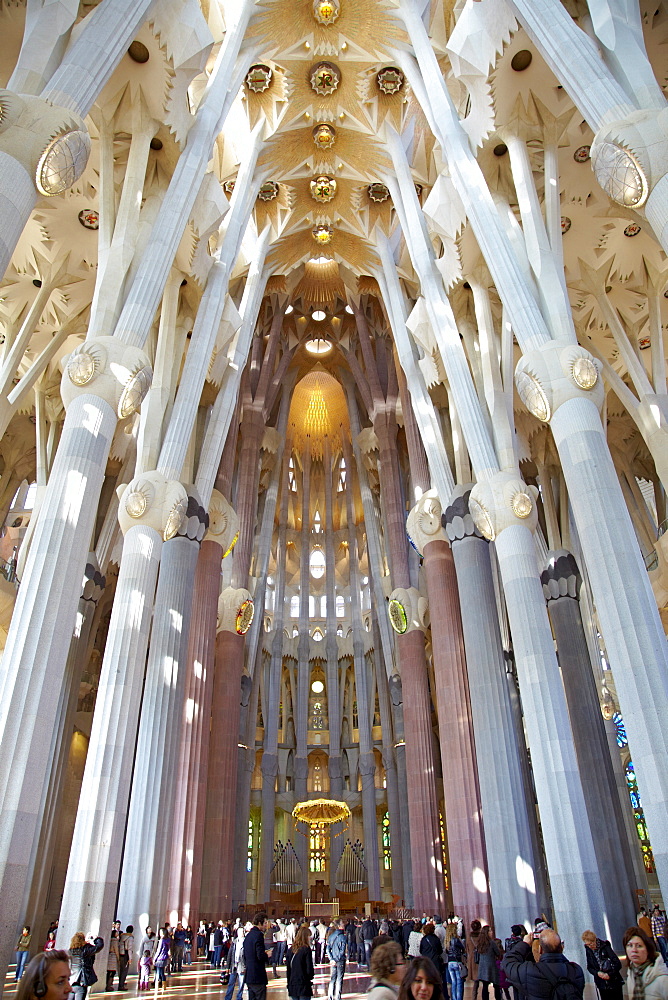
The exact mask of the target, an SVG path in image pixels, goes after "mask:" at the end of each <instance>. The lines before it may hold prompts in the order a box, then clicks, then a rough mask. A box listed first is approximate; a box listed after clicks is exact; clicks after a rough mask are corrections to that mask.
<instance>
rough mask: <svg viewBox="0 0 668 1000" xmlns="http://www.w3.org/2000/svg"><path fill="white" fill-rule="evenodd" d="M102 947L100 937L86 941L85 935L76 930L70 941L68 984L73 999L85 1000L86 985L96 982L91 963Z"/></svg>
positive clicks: (102, 943) (102, 942)
mask: <svg viewBox="0 0 668 1000" xmlns="http://www.w3.org/2000/svg"><path fill="white" fill-rule="evenodd" d="M103 948H104V941H103V939H102V938H101V937H96V938H94V939H93V941H92V943H91V942H90V941H86V938H85V935H84V934H83V933H82V932H81V931H77V932H76V934H75V935H74V936H73V938H72V940H71V941H70V950H69V956H70V985H71V987H72V993H73V994H74V1000H86V994H87V993H88V987H89V986H92V985H93V984H94V983H96V982H97V976H96V975H95V969H94V967H93V963H94V962H95V956H96V955H97V953H98V951H102V949H103Z"/></svg>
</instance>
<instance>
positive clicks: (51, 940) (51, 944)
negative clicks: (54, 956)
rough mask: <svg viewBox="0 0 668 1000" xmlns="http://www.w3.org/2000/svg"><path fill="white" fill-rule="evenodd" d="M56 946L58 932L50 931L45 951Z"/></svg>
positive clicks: (51, 949)
mask: <svg viewBox="0 0 668 1000" xmlns="http://www.w3.org/2000/svg"><path fill="white" fill-rule="evenodd" d="M55 947H56V932H55V931H49V933H48V934H47V935H46V944H45V945H44V951H53V950H54V948H55Z"/></svg>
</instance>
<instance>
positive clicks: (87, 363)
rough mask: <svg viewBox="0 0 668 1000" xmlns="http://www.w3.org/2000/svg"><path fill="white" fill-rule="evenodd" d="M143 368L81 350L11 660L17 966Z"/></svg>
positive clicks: (9, 814) (9, 933)
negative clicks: (24, 908)
mask: <svg viewBox="0 0 668 1000" xmlns="http://www.w3.org/2000/svg"><path fill="white" fill-rule="evenodd" d="M135 365H137V368H139V369H141V372H146V371H147V372H148V373H149V374H150V369H149V368H148V367H147V366H148V359H147V358H146V356H145V355H143V354H141V352H139V351H137V350H135V349H132V348H125V347H123V346H122V345H119V344H116V343H115V342H114V341H113V339H112V338H110V337H107V338H102V339H101V340H99V341H94V342H92V343H91V344H88V345H85V346H83V347H81V348H76V349H75V351H74V352H73V353H72V355H70V359H69V361H68V362H67V364H66V366H65V371H64V373H63V380H62V384H61V394H62V397H63V401H64V404H65V407H66V410H67V415H66V418H65V424H64V426H63V431H62V437H61V441H60V446H59V448H58V453H57V455H56V458H55V460H54V463H53V467H52V469H51V475H50V476H49V482H48V484H47V486H46V490H45V492H44V498H43V501H42V507H41V510H40V513H39V516H38V523H37V526H36V528H35V533H34V535H33V540H32V544H31V547H30V553H29V555H28V559H27V561H26V566H25V571H24V574H23V579H22V581H21V587H20V589H19V592H18V595H17V598H16V604H15V607H14V614H13V617H12V622H11V625H10V628H9V633H8V636H7V643H6V646H5V650H4V654H3V659H2V699H1V700H0V741H1V742H0V761H2V763H3V766H2V768H0V815H1V816H2V824H1V825H0V829H1V831H2V832H1V834H0V886H1V888H0V941H2V942H3V944H4V949H5V950H4V951H2V952H1V953H0V959H1V962H8V961H9V957H10V954H11V938H12V937H13V936H14V933H15V930H16V926H17V924H18V923H19V921H20V919H21V913H20V910H21V905H22V902H23V898H24V893H25V891H26V886H27V884H28V882H29V881H30V877H31V872H30V870H29V859H30V857H31V856H32V854H33V845H34V844H35V842H36V838H37V835H38V827H39V822H40V819H41V811H42V804H43V802H44V798H43V797H44V794H45V785H46V783H47V782H48V776H49V773H50V766H51V761H52V760H53V749H54V746H55V745H56V743H57V742H58V739H59V724H60V721H61V720H60V718H59V716H58V714H57V701H54V696H53V692H54V691H60V690H61V688H62V686H63V683H64V678H65V670H66V664H67V656H68V651H69V647H70V641H71V638H72V629H73V626H74V622H75V616H76V610H77V602H78V600H79V587H78V585H77V586H74V587H73V586H72V581H73V580H74V581H78V580H81V578H82V575H83V570H84V566H85V564H86V554H87V553H88V548H89V545H90V539H91V536H92V533H93V526H94V524H95V514H96V505H97V497H98V495H99V492H100V489H101V487H102V482H103V479H104V469H105V466H106V462H107V456H108V453H109V448H110V446H111V440H112V437H113V433H114V430H115V427H116V412H117V410H118V409H119V408H121V407H122V409H123V413H124V415H125V414H126V413H127V414H129V413H131V412H132V411H133V409H134V408H135V403H136V404H137V405H138V404H139V403H140V401H141V398H142V396H141V395H138V396H137V397H136V398H133V396H132V395H131V391H132V389H133V388H134V386H135V385H136V383H137V381H138V379H139V376H136V377H135V376H133V374H132V372H133V371H136V370H137V369H136V368H135V367H134V366H135ZM126 380H127V382H128V386H126V385H125V384H124V383H125V381H126ZM147 384H148V383H147ZM126 407H127V410H126ZM1 962H0V965H1Z"/></svg>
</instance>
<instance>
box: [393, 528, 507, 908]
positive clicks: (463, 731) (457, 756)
mask: <svg viewBox="0 0 668 1000" xmlns="http://www.w3.org/2000/svg"><path fill="white" fill-rule="evenodd" d="M423 554H424V570H425V575H426V578H427V592H428V595H429V611H430V619H431V638H432V650H433V660H434V676H435V680H436V704H437V709H438V732H439V739H440V744H441V764H442V770H443V792H444V796H445V823H446V829H447V836H448V859H449V867H450V883H451V887H452V900H453V905H454V909H455V913H457V914H459V915H460V916H462V917H463V918H464V926H465V927H468V926H469V925H470V922H471V920H474V919H476V918H477V919H479V920H482V921H483V922H485V923H491V917H492V910H491V901H490V896H489V888H488V877H487V855H486V851H485V833H484V829H483V822H482V808H481V804H480V790H479V788H478V769H477V762H476V752H475V741H474V737H473V720H472V716H471V703H470V697H469V686H468V675H467V670H466V655H465V652H464V635H463V631H462V619H461V612H460V607H459V594H458V590H457V578H456V575H455V565H454V560H453V558H452V550H451V549H450V546H449V544H448V543H447V542H446V541H445V540H444V539H440V538H439V539H435V540H434V541H432V542H429V543H428V544H427V545H425V546H424V552H423ZM404 697H405V694H404ZM483 766H484V762H483ZM411 833H412V831H411Z"/></svg>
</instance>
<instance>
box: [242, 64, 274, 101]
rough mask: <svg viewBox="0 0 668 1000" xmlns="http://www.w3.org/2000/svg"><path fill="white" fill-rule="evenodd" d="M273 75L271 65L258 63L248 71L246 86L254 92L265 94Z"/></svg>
mask: <svg viewBox="0 0 668 1000" xmlns="http://www.w3.org/2000/svg"><path fill="white" fill-rule="evenodd" d="M273 75H274V74H273V72H272V70H271V67H270V66H265V64H264V63H256V64H255V65H254V66H251V68H250V69H249V70H248V72H247V73H246V86H247V87H248V89H249V90H252V91H253V93H254V94H263V93H264V91H265V90H269V87H270V86H271V79H272V77H273Z"/></svg>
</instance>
